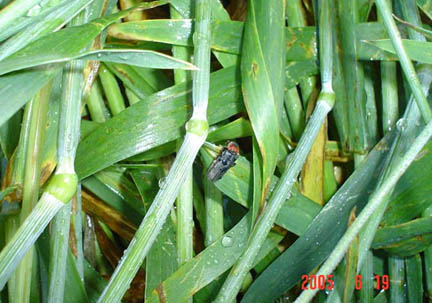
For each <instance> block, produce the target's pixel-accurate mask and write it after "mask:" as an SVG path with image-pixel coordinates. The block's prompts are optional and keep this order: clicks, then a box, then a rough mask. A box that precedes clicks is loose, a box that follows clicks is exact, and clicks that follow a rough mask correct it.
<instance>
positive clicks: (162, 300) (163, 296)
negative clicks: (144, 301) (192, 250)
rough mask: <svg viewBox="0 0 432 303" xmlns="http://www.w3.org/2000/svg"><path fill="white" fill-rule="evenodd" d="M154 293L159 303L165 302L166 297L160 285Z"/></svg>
mask: <svg viewBox="0 0 432 303" xmlns="http://www.w3.org/2000/svg"><path fill="white" fill-rule="evenodd" d="M156 291H157V293H158V297H159V302H160V303H166V302H168V301H167V297H166V294H165V289H164V287H163V285H162V284H160V285H159V286H158V287H156Z"/></svg>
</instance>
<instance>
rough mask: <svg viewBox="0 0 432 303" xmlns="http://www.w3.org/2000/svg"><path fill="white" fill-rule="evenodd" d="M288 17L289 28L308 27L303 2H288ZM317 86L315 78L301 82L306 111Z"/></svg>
mask: <svg viewBox="0 0 432 303" xmlns="http://www.w3.org/2000/svg"><path fill="white" fill-rule="evenodd" d="M286 16H287V22H288V26H291V27H305V26H307V23H306V16H305V13H304V10H303V5H302V1H301V0H295V1H288V3H287V5H286ZM315 85H316V77H315V76H312V77H308V78H306V79H302V80H300V90H301V93H302V94H301V95H302V99H303V107H304V108H305V109H307V108H308V101H309V99H310V97H311V95H312V93H313V90H314V89H315ZM297 96H298V94H297ZM299 138H300V137H299Z"/></svg>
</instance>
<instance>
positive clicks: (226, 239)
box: [222, 236, 233, 247]
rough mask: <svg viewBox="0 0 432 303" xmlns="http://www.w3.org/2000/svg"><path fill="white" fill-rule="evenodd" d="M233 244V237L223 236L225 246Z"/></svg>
mask: <svg viewBox="0 0 432 303" xmlns="http://www.w3.org/2000/svg"><path fill="white" fill-rule="evenodd" d="M232 245H233V239H232V238H231V237H228V236H225V237H223V238H222V246H223V247H231V246H232Z"/></svg>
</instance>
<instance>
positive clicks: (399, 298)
mask: <svg viewBox="0 0 432 303" xmlns="http://www.w3.org/2000/svg"><path fill="white" fill-rule="evenodd" d="M388 266H389V268H388V269H389V276H390V301H391V302H392V303H404V302H406V294H405V262H404V259H402V258H399V257H393V256H391V257H389V258H388Z"/></svg>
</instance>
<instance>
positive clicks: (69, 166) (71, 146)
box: [48, 8, 89, 303]
mask: <svg viewBox="0 0 432 303" xmlns="http://www.w3.org/2000/svg"><path fill="white" fill-rule="evenodd" d="M86 10H87V11H88V10H89V8H87V9H86ZM87 19H88V15H87V14H86V11H83V12H81V13H80V14H79V15H78V16H76V17H75V18H74V19H72V21H71V23H70V26H75V25H80V24H84V23H85V22H87ZM83 71H84V62H83V61H71V62H69V63H67V64H66V66H65V68H64V73H63V86H62V89H63V91H62V100H63V102H64V104H63V106H62V108H61V116H60V128H59V148H58V167H57V170H56V175H57V174H58V173H59V171H62V170H65V171H67V172H68V173H75V169H74V162H75V153H76V148H77V146H78V142H79V134H80V122H81V115H80V109H81V98H82V89H83ZM62 122H63V123H62ZM77 186H78V184H77V183H75V184H74V189H73V194H74V193H75V192H76V189H77ZM71 198H72V197H70V199H71ZM70 216H71V202H69V203H68V205H67V206H65V207H63V209H62V210H61V211H60V212H59V213H58V214H57V216H56V218H55V221H54V225H53V230H52V232H53V239H52V250H51V252H52V253H51V255H50V277H49V278H50V285H49V290H48V303H55V302H61V301H62V300H63V297H64V287H65V279H66V263H67V255H68V248H69V242H68V240H69V229H70Z"/></svg>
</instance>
